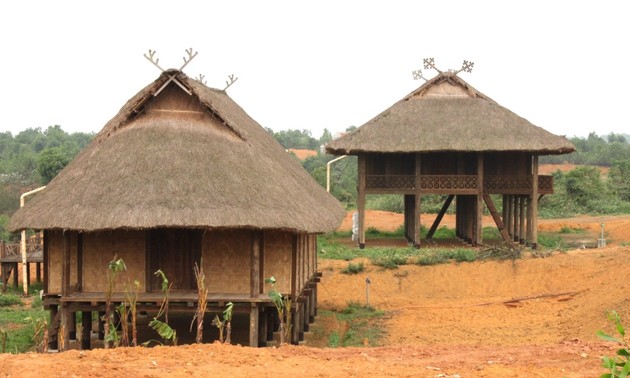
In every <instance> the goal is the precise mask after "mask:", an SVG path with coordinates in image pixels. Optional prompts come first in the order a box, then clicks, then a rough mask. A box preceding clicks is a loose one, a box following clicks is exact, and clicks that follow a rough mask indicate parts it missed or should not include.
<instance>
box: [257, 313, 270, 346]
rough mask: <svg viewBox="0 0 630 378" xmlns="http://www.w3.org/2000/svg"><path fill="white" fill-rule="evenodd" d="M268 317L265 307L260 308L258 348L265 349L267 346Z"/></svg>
mask: <svg viewBox="0 0 630 378" xmlns="http://www.w3.org/2000/svg"><path fill="white" fill-rule="evenodd" d="M268 316H269V311H268V309H266V308H265V307H262V306H261V307H260V311H259V312H258V346H259V347H265V346H267V324H269V321H268V319H267V317H268Z"/></svg>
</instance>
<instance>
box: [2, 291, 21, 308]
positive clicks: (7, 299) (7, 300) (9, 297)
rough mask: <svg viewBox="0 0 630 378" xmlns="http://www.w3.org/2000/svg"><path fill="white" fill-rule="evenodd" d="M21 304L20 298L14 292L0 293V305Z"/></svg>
mask: <svg viewBox="0 0 630 378" xmlns="http://www.w3.org/2000/svg"><path fill="white" fill-rule="evenodd" d="M19 304H22V299H20V297H18V296H17V295H15V294H0V307H5V306H7V307H8V306H14V305H19Z"/></svg>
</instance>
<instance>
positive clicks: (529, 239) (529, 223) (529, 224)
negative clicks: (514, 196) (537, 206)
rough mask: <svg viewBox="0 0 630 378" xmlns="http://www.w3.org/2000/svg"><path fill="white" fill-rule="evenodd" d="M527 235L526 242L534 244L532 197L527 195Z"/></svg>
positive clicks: (529, 244)
mask: <svg viewBox="0 0 630 378" xmlns="http://www.w3.org/2000/svg"><path fill="white" fill-rule="evenodd" d="M526 199H527V237H526V244H527V245H528V246H531V245H532V199H531V197H529V196H527V197H526Z"/></svg>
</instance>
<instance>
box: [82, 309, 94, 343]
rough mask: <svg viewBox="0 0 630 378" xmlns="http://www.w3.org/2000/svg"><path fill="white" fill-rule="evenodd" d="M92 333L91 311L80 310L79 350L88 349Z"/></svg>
mask: <svg viewBox="0 0 630 378" xmlns="http://www.w3.org/2000/svg"><path fill="white" fill-rule="evenodd" d="M91 333H92V312H91V311H81V350H89V349H91V348H92V345H91V338H90V336H91Z"/></svg>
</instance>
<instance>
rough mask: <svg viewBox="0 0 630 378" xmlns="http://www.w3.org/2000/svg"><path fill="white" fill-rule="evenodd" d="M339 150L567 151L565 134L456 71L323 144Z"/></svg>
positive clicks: (340, 152) (343, 152) (332, 150)
mask: <svg viewBox="0 0 630 378" xmlns="http://www.w3.org/2000/svg"><path fill="white" fill-rule="evenodd" d="M326 150H327V151H328V152H329V153H332V154H337V155H346V154H358V153H362V152H438V151H470V152H482V151H528V152H532V153H535V154H540V155H547V154H565V153H569V152H572V151H574V150H575V147H574V146H573V145H572V144H571V142H569V141H568V140H567V139H566V138H564V137H560V136H557V135H554V134H551V133H550V132H548V131H546V130H544V129H542V128H540V127H538V126H535V125H533V124H531V123H530V122H529V121H527V120H526V119H524V118H521V117H519V116H518V115H516V114H514V113H512V112H511V111H510V110H508V109H506V108H504V107H502V106H500V105H499V104H497V103H496V102H494V101H493V100H492V99H490V98H489V97H487V96H485V95H484V94H482V93H480V92H478V91H477V90H476V89H474V88H473V87H471V86H470V85H469V84H468V83H466V82H465V81H464V80H462V79H461V78H460V77H458V76H457V75H455V74H454V73H450V72H444V73H441V74H439V75H438V76H436V77H435V78H433V79H431V80H429V81H427V82H426V83H425V84H424V85H422V86H421V87H420V88H418V89H416V90H415V91H413V92H411V93H410V94H409V95H407V96H406V97H405V98H403V99H402V100H400V101H398V102H397V103H395V104H394V105H392V106H391V107H390V108H389V109H387V110H385V111H384V112H382V113H381V114H379V115H377V116H376V117H374V118H373V119H371V120H370V121H368V122H367V123H366V124H364V125H363V126H361V127H359V128H357V129H355V130H354V131H352V132H350V133H348V134H346V135H344V136H342V137H340V138H338V139H335V140H333V141H331V142H330V143H328V144H327V146H326Z"/></svg>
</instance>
